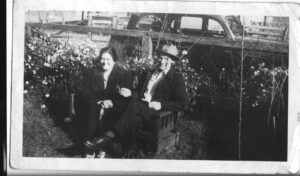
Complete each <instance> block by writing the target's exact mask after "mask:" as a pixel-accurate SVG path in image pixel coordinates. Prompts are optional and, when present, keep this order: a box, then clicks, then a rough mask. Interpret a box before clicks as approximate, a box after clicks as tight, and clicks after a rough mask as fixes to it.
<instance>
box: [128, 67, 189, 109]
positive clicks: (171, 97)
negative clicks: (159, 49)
mask: <svg viewBox="0 0 300 176" xmlns="http://www.w3.org/2000/svg"><path fill="white" fill-rule="evenodd" d="M151 75H152V72H150V73H147V74H143V75H142V76H141V77H140V79H139V84H138V86H137V92H138V93H133V98H135V99H141V98H142V97H143V95H144V93H145V91H146V88H147V86H148V82H149V79H150V77H151ZM152 101H158V102H160V103H161V107H162V110H172V111H184V110H186V109H187V108H188V102H189V98H188V96H187V92H186V86H185V82H184V79H183V77H182V75H180V74H179V73H177V72H175V70H174V69H172V68H171V69H170V70H169V72H168V73H167V74H166V75H165V77H164V78H163V79H162V80H161V81H160V82H159V83H158V85H157V87H156V89H155V91H154V95H153V97H152Z"/></svg>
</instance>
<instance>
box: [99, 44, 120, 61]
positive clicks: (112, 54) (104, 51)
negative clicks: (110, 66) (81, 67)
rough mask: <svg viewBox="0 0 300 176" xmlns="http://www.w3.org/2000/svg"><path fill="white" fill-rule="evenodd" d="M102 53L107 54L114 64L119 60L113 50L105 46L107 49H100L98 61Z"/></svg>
mask: <svg viewBox="0 0 300 176" xmlns="http://www.w3.org/2000/svg"><path fill="white" fill-rule="evenodd" d="M104 53H109V54H110V55H111V56H112V58H113V60H114V61H115V62H116V61H118V60H119V59H118V56H117V52H116V50H115V48H114V47H112V46H107V47H104V48H102V49H101V51H100V54H99V60H100V59H101V57H102V55H103V54H104Z"/></svg>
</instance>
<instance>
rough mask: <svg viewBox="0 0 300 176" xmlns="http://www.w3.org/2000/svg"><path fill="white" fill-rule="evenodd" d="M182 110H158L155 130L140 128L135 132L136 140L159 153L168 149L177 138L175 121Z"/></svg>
mask: <svg viewBox="0 0 300 176" xmlns="http://www.w3.org/2000/svg"><path fill="white" fill-rule="evenodd" d="M181 115H182V112H173V111H160V113H159V115H158V116H157V117H156V119H155V130H154V131H148V130H146V129H141V130H139V131H138V132H137V140H138V141H139V142H140V144H143V145H144V146H142V147H144V148H146V149H147V150H150V151H153V152H156V153H160V152H162V151H170V150H171V149H173V148H174V147H175V145H176V144H177V143H178V140H179V135H180V134H179V132H178V131H177V121H178V118H179V117H180V116H181Z"/></svg>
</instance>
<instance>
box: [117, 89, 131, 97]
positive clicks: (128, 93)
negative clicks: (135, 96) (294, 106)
mask: <svg viewBox="0 0 300 176" xmlns="http://www.w3.org/2000/svg"><path fill="white" fill-rule="evenodd" d="M119 93H120V94H121V95H122V96H123V97H130V96H131V90H129V89H127V88H120V90H119Z"/></svg>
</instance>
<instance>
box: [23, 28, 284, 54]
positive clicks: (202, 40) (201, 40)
mask: <svg viewBox="0 0 300 176" xmlns="http://www.w3.org/2000/svg"><path fill="white" fill-rule="evenodd" d="M26 27H37V28H44V29H54V30H60V31H72V32H78V33H84V34H88V33H89V34H92V33H93V34H105V35H114V36H127V37H140V38H143V37H151V38H153V39H160V40H168V41H175V42H187V43H194V44H200V45H212V46H222V47H229V48H241V47H242V41H241V40H236V41H234V40H230V39H226V38H213V37H198V38H197V37H194V36H187V35H182V34H171V33H165V34H163V35H162V34H161V33H160V32H154V31H140V30H129V29H111V28H103V27H93V26H79V25H68V24H66V25H62V24H41V23H26ZM244 48H245V49H248V50H260V51H267V52H279V53H288V43H284V42H268V43H267V44H266V43H264V42H261V41H258V40H247V41H245V42H244Z"/></svg>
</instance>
